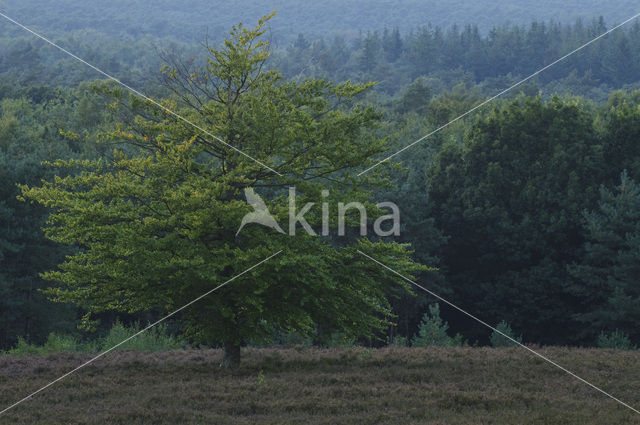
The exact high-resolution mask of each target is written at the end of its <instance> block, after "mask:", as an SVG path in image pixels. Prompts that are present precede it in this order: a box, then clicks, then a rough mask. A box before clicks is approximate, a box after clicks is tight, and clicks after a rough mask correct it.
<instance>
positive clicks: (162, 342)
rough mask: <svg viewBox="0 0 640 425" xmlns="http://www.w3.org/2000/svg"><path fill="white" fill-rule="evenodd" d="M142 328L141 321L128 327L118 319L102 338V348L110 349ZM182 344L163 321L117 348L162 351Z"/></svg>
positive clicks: (102, 349)
mask: <svg viewBox="0 0 640 425" xmlns="http://www.w3.org/2000/svg"><path fill="white" fill-rule="evenodd" d="M141 329H142V328H141V327H140V323H138V322H136V323H134V324H133V325H131V326H129V327H127V326H125V325H123V324H122V323H120V321H119V320H116V322H115V323H114V324H113V326H112V327H111V330H110V331H109V334H107V336H106V337H105V338H104V339H103V340H102V343H101V344H100V350H101V351H104V350H108V349H109V348H111V347H113V346H115V345H117V344H119V343H120V342H122V341H124V340H125V339H127V338H129V337H131V336H133V335H135V334H136V333H138V332H140V330H141ZM182 346H183V343H182V341H180V340H179V339H177V338H176V337H175V336H173V335H170V334H169V333H168V332H167V325H166V323H161V324H159V325H156V326H154V327H152V328H151V329H148V330H146V331H144V332H142V333H141V334H140V335H138V336H136V337H135V338H133V339H131V340H130V341H127V342H125V343H124V344H122V345H120V346H119V347H118V348H116V350H134V351H162V350H171V349H175V348H180V347H182Z"/></svg>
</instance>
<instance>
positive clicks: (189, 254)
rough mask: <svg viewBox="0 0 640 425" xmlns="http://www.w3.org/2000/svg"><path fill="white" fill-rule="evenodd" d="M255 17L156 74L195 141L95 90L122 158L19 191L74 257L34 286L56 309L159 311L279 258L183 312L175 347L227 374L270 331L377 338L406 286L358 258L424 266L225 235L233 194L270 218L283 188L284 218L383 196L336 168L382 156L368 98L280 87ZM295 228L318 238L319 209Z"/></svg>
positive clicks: (106, 89) (375, 248)
mask: <svg viewBox="0 0 640 425" xmlns="http://www.w3.org/2000/svg"><path fill="white" fill-rule="evenodd" d="M269 18H270V17H265V18H263V19H261V20H260V21H259V24H258V26H257V27H256V28H255V29H247V28H245V27H244V26H242V25H239V26H237V27H234V28H233V30H232V32H231V36H230V38H229V39H227V40H225V42H224V45H223V47H222V48H221V49H214V48H209V50H208V54H209V57H208V59H207V64H206V66H204V67H203V68H198V67H197V65H196V64H194V63H193V62H192V61H186V62H181V61H180V60H179V59H177V60H176V61H174V62H173V63H169V64H167V65H166V66H165V67H164V68H163V72H164V74H163V76H164V77H163V78H164V84H165V85H166V87H167V88H168V89H169V90H171V91H172V92H174V93H175V97H174V98H172V99H165V100H162V101H161V102H162V104H163V105H166V107H167V108H170V109H172V110H175V111H177V112H178V113H179V114H180V115H181V116H182V117H187V118H188V119H189V120H190V121H191V122H194V123H197V125H198V127H199V128H200V129H207V130H206V131H207V132H206V133H205V132H204V131H202V130H200V129H198V128H194V127H193V126H191V125H189V124H187V123H185V122H184V121H182V120H179V119H177V118H176V117H175V116H174V115H171V114H168V113H167V112H166V111H165V110H162V109H158V108H156V106H155V105H153V104H151V103H149V102H145V101H141V100H139V99H135V98H131V99H130V102H128V101H127V98H126V97H125V96H124V94H123V93H122V90H120V89H119V88H117V87H115V88H114V87H112V86H110V85H104V86H102V87H101V88H100V90H101V92H102V93H104V94H106V95H109V96H112V97H113V98H114V101H113V102H112V104H111V105H112V108H113V109H114V110H115V111H116V113H118V114H121V115H119V116H122V117H123V121H124V122H123V123H121V124H118V126H117V128H116V130H115V131H112V132H110V133H108V134H107V136H108V138H109V139H110V140H113V141H117V142H119V143H122V144H124V145H125V146H126V147H125V148H123V149H119V150H115V151H114V152H113V155H112V156H110V157H105V158H100V159H98V160H89V161H87V160H85V161H78V160H67V161H55V162H54V163H53V165H54V166H56V167H58V168H59V169H63V170H65V169H79V170H80V172H79V173H74V174H70V175H68V176H64V177H62V176H55V177H54V179H53V181H47V182H44V183H43V184H42V185H41V186H26V185H25V186H22V193H23V196H24V197H25V199H29V200H31V201H33V202H37V203H39V204H42V205H43V206H45V207H48V208H51V209H52V214H51V215H50V218H49V221H48V226H47V227H46V228H45V234H46V236H47V237H48V238H50V239H51V240H53V241H55V242H58V243H62V244H68V245H75V246H78V247H79V248H80V249H79V251H78V252H77V253H76V254H74V255H71V256H68V257H67V261H65V262H64V263H62V264H60V266H59V269H58V270H52V271H49V272H47V273H45V274H44V276H45V278H47V279H49V280H52V281H56V282H58V283H59V286H55V287H52V288H50V289H48V290H47V291H46V293H47V294H48V295H49V296H50V297H51V298H52V299H53V300H54V301H58V302H72V303H75V304H77V305H79V306H80V307H82V308H84V309H86V310H88V311H89V312H90V313H100V312H104V311H123V312H129V313H133V312H138V311H159V312H167V311H171V310H173V309H176V308H178V307H181V306H183V305H185V304H187V303H188V302H190V301H191V300H193V299H194V298H196V297H197V296H199V295H201V294H203V293H205V292H207V291H208V290H210V289H212V288H214V287H216V286H218V285H220V284H222V283H223V282H226V281H228V280H229V279H231V278H233V277H234V276H236V275H239V274H241V273H244V272H245V271H246V270H247V269H248V268H249V267H251V266H252V265H254V264H256V263H258V262H259V261H261V260H263V259H265V258H266V257H268V256H271V255H273V254H275V253H279V252H281V254H279V255H278V256H276V257H275V258H273V259H272V260H270V261H268V262H266V263H264V264H262V265H261V266H260V268H258V269H256V270H252V271H251V272H249V273H246V274H243V276H242V277H241V278H239V279H237V280H235V281H234V282H233V283H232V284H229V285H227V286H225V287H224V288H222V289H220V290H219V291H217V292H216V293H215V294H214V295H213V296H210V297H208V298H207V299H206V300H202V301H200V302H198V303H196V304H194V305H192V306H190V307H189V309H187V310H185V312H184V314H183V315H182V317H181V320H182V321H183V323H184V328H185V330H186V332H187V337H188V338H190V340H192V341H194V342H195V343H196V344H197V343H206V344H221V345H224V346H225V349H226V350H227V353H228V354H229V356H230V357H229V362H230V363H229V364H228V365H229V366H231V367H235V366H237V364H238V362H239V353H240V352H239V348H240V345H241V344H243V343H245V342H246V341H249V340H255V339H260V338H261V337H264V336H267V335H268V334H269V332H271V331H272V330H273V328H280V329H283V330H286V331H290V332H291V331H295V332H299V333H301V334H304V335H311V334H313V333H317V337H318V338H319V339H320V340H323V339H327V338H329V337H330V336H331V335H332V334H333V333H334V332H336V331H341V332H344V333H345V335H346V336H347V337H360V336H375V335H376V332H377V331H378V330H380V329H383V328H384V327H386V326H387V325H388V324H389V319H390V317H391V312H390V307H389V301H388V299H387V296H388V295H390V294H391V293H398V291H399V289H398V288H400V290H402V288H404V289H407V287H406V284H404V283H401V282H398V280H397V279H395V278H393V277H392V275H391V273H389V272H386V271H385V270H384V269H381V268H380V267H379V266H377V265H376V264H373V263H372V262H371V261H370V260H367V259H366V258H364V257H363V256H362V255H360V254H359V253H358V252H357V250H360V251H363V252H365V253H368V254H369V255H371V256H373V257H374V258H377V259H379V260H380V261H383V262H385V263H386V264H388V265H390V266H391V267H393V268H394V269H396V270H398V271H399V272H401V273H403V274H407V275H412V274H413V273H415V272H417V271H420V270H422V269H424V267H422V266H419V265H417V264H416V263H414V262H413V261H411V259H410V258H409V254H410V253H409V251H408V247H407V245H406V244H405V245H401V244H396V243H390V242H389V243H387V242H384V241H377V242H371V241H369V240H367V239H360V240H358V241H356V242H355V243H353V244H346V245H345V244H344V242H343V246H340V241H338V240H336V241H332V240H331V239H330V238H320V237H312V236H310V235H307V234H304V233H300V229H298V233H297V234H296V236H295V237H292V236H288V235H283V234H276V233H275V232H273V231H271V230H269V229H265V228H262V227H260V228H259V227H257V226H249V227H247V228H246V229H244V230H243V231H242V233H240V234H239V235H236V230H237V229H238V226H239V223H240V221H241V219H242V217H243V216H244V214H245V213H247V212H250V211H251V207H250V206H249V205H247V204H246V203H245V201H244V196H243V193H242V189H243V188H247V187H252V188H253V187H255V188H258V190H259V191H261V195H262V196H263V197H264V198H265V202H267V204H268V206H269V209H270V211H271V212H272V213H273V215H274V216H275V217H276V218H277V219H278V220H279V221H282V220H283V219H284V218H285V217H286V214H287V209H286V207H285V206H284V205H283V204H284V202H283V200H284V199H285V196H286V193H287V192H286V188H287V187H295V190H296V197H295V203H296V204H297V205H303V204H304V203H306V202H309V201H311V202H315V203H318V204H319V203H320V202H321V201H322V200H323V199H324V198H323V197H321V193H322V190H329V192H330V195H329V197H327V198H326V201H328V202H331V204H332V205H335V204H337V203H338V202H351V201H360V202H362V203H363V204H365V205H367V209H368V212H369V214H370V216H375V215H376V214H377V215H379V214H380V211H378V210H377V208H376V207H375V206H374V205H373V204H372V203H371V202H370V201H369V198H370V191H369V190H368V189H367V188H366V187H367V186H369V185H373V186H379V185H382V184H385V179H384V176H383V174H382V173H379V172H376V173H373V174H372V175H371V176H369V177H367V178H365V179H364V180H359V181H356V179H355V178H354V175H353V172H352V171H350V170H351V169H354V168H355V167H359V166H361V165H362V164H363V163H372V161H373V159H372V157H373V156H375V155H376V154H378V153H380V152H381V151H382V150H383V149H384V148H385V145H384V140H380V139H376V138H375V137H374V136H373V135H372V133H371V131H372V130H371V129H373V128H375V125H376V122H377V120H378V119H379V114H378V113H376V112H375V111H374V110H373V109H372V108H371V107H366V106H361V105H358V104H356V103H355V98H356V96H358V95H359V94H360V93H362V92H364V91H365V90H367V89H368V88H369V87H370V86H371V85H370V84H364V85H360V84H351V83H348V82H347V83H342V84H334V83H329V82H327V81H324V80H305V81H303V82H294V81H284V80H283V78H282V76H281V75H280V74H278V73H277V72H276V71H264V70H263V64H264V62H265V61H266V60H267V58H268V57H269V43H268V42H266V41H263V40H262V39H261V38H260V37H261V36H262V35H263V34H264V32H265V28H264V26H265V24H266V22H267V20H268V19H269ZM208 134H215V135H217V137H218V138H219V140H223V141H225V143H220V141H219V140H213V139H211V137H209V136H208ZM231 146H233V148H234V149H231ZM238 150H241V151H242V152H243V154H241V153H239V152H238ZM248 156H250V157H252V158H259V159H260V161H263V162H264V163H265V164H268V165H269V167H271V168H273V169H275V170H276V171H277V172H278V173H279V174H276V173H274V172H273V171H272V170H270V169H267V168H266V167H264V166H263V165H261V164H258V163H256V162H255V161H253V160H251V159H250V158H249V157H248ZM327 176H331V178H327ZM363 183H364V187H363V186H362V184H363ZM293 200H294V199H293V198H291V200H290V202H291V201H293ZM334 208H335V207H334ZM336 215H337V214H336ZM306 218H307V220H308V222H309V223H310V225H311V226H315V228H316V229H317V228H318V226H319V224H320V213H319V211H318V210H315V211H313V212H310V213H309V214H308V215H307V216H306ZM350 223H357V221H356V220H354V219H350ZM331 224H332V226H335V221H332V223H331ZM290 225H291V223H290ZM226 361H227V360H225V362H226Z"/></svg>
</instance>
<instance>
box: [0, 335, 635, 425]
mask: <svg viewBox="0 0 640 425" xmlns="http://www.w3.org/2000/svg"><path fill="white" fill-rule="evenodd" d="M541 351H542V352H543V353H544V355H546V356H548V357H550V358H552V359H554V360H555V361H557V362H559V363H560V364H562V365H565V366H566V367H567V368H569V369H570V370H572V371H574V372H576V373H577V374H578V375H580V376H582V377H583V378H585V379H587V380H588V381H591V382H592V383H593V384H595V385H597V386H599V387H601V388H603V389H605V390H606V391H609V392H610V393H611V394H613V395H615V396H616V397H618V398H620V399H622V400H624V401H625V402H627V403H629V404H631V405H632V406H634V407H640V362H639V360H640V353H639V352H637V351H625V352H623V351H610V350H587V349H568V348H545V349H542V350H541ZM243 355H244V358H243V365H242V367H241V368H240V369H239V370H238V371H235V372H228V371H223V370H220V369H218V367H217V365H218V363H219V362H220V359H221V356H222V353H221V352H220V351H218V350H188V351H170V352H161V353H154V354H141V353H135V352H116V353H112V354H109V355H108V356H106V357H105V358H103V359H100V360H98V361H97V362H96V363H95V364H93V365H90V366H88V367H86V368H85V369H82V370H81V371H79V372H78V373H76V374H74V375H72V376H70V377H68V378H67V379H65V380H64V381H61V382H59V383H57V384H55V385H54V386H52V387H50V388H48V389H47V390H45V391H43V392H42V393H41V394H39V395H37V396H36V397H34V398H33V399H32V400H29V401H27V402H25V403H23V404H21V405H19V406H17V407H15V408H14V409H13V410H11V411H10V412H8V413H6V414H4V415H2V416H0V423H1V424H12V425H13V424H253V423H261V424H374V423H381V424H402V425H406V424H456V425H457V424H581V425H582V424H634V423H638V424H640V415H638V414H636V413H634V412H632V411H631V410H629V409H626V408H624V407H623V406H620V405H619V404H617V403H616V402H614V401H613V400H611V399H609V398H607V397H606V396H604V395H603V394H600V393H598V392H597V391H595V390H594V389H592V388H590V387H589V386H587V385H585V384H583V383H581V382H579V381H577V380H576V379H575V378H572V377H570V376H568V375H566V374H565V373H563V372H562V371H560V370H558V369H556V368H554V367H553V366H551V365H549V364H548V363H546V362H543V361H542V360H540V359H538V358H535V357H533V356H532V355H531V354H529V353H527V352H526V351H524V350H522V349H518V348H509V349H498V350H496V349H491V348H435V347H434V348H427V349H419V348H414V349H410V348H385V349H378V350H367V349H364V348H354V349H333V350H317V349H313V350H308V349H259V350H258V349H248V350H246V351H244V352H243ZM88 358H89V357H88V356H85V355H80V354H73V353H67V354H56V355H49V356H42V357H38V356H24V357H15V356H0V408H4V407H5V406H7V405H9V404H11V403H13V402H15V401H16V400H18V399H20V398H22V397H24V396H25V395H26V394H27V393H29V392H31V391H34V390H35V389H37V388H39V387H40V386H42V385H44V384H46V383H47V382H49V381H50V380H52V379H54V378H56V377H58V376H59V375H62V374H63V373H65V372H67V371H68V370H70V369H72V368H73V367H75V366H77V365H78V364H80V363H81V362H82V361H84V360H86V359H88Z"/></svg>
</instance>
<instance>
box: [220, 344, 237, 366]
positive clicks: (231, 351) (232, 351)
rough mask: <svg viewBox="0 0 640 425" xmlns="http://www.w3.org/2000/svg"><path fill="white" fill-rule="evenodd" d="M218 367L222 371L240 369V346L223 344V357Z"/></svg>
mask: <svg viewBox="0 0 640 425" xmlns="http://www.w3.org/2000/svg"><path fill="white" fill-rule="evenodd" d="M220 367H221V368H223V369H237V368H238V367H240V344H235V343H232V342H225V344H224V357H223V358H222V363H220Z"/></svg>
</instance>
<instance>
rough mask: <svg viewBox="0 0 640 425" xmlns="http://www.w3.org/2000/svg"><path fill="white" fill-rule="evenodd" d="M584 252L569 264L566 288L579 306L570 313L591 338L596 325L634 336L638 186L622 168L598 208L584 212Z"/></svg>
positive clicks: (639, 245)
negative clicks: (573, 280)
mask: <svg viewBox="0 0 640 425" xmlns="http://www.w3.org/2000/svg"><path fill="white" fill-rule="evenodd" d="M584 230H585V233H586V234H587V241H586V242H585V251H586V252H585V255H584V257H583V259H582V261H581V263H580V264H577V265H575V266H573V267H572V268H571V272H572V276H573V277H574V278H576V279H577V282H576V283H575V284H574V285H573V286H572V287H571V288H570V289H571V293H572V294H573V295H574V296H575V297H576V298H577V299H579V300H580V303H581V305H582V306H584V307H583V309H582V310H581V311H579V312H577V313H576V317H577V319H578V320H579V321H580V322H581V323H582V324H583V328H584V332H585V334H586V335H587V336H591V337H592V338H593V337H595V335H597V332H598V330H599V329H602V328H604V329H613V328H614V327H617V328H619V329H620V330H621V331H623V332H626V333H628V334H631V335H632V337H633V338H638V337H640V333H638V329H637V323H638V319H639V318H640V313H639V311H640V310H639V308H640V290H639V289H638V280H637V276H638V267H639V264H640V186H639V185H638V183H636V182H635V181H634V180H633V179H631V178H630V177H629V176H628V174H627V172H626V171H625V172H623V173H622V174H621V176H620V184H619V185H618V186H617V187H616V188H615V190H613V191H610V190H609V189H607V188H605V187H603V188H601V191H600V202H599V203H598V208H596V209H594V210H592V211H589V212H586V213H585V214H584Z"/></svg>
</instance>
